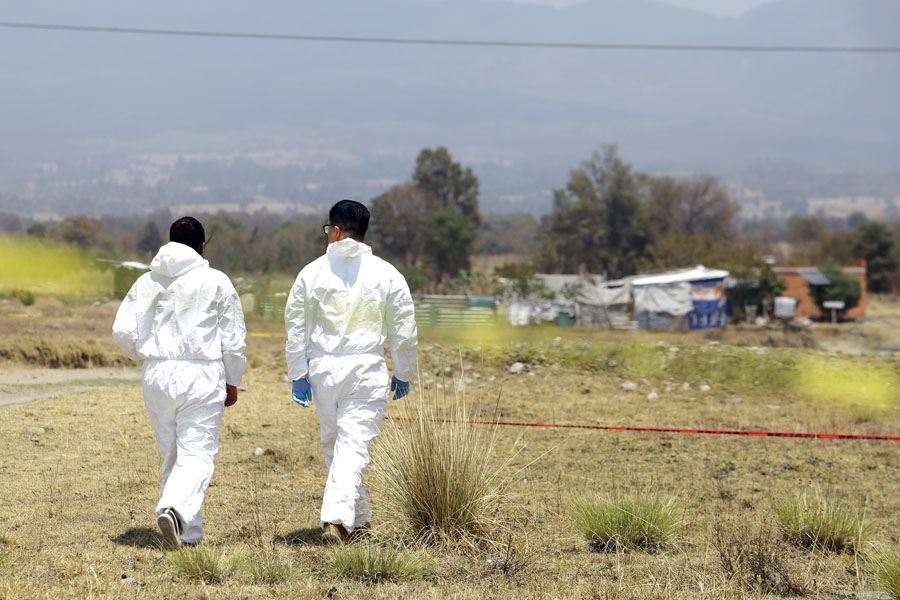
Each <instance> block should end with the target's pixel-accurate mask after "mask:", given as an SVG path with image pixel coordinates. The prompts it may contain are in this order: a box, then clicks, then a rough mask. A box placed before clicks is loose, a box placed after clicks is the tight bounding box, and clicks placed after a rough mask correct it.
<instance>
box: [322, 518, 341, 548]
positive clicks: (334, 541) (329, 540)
mask: <svg viewBox="0 0 900 600" xmlns="http://www.w3.org/2000/svg"><path fill="white" fill-rule="evenodd" d="M346 538H347V531H346V530H345V529H344V528H343V527H341V526H340V525H336V524H335V523H325V527H324V531H322V543H323V544H324V545H326V546H340V545H341V544H343V543H344V540H345V539H346Z"/></svg>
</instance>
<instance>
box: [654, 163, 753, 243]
mask: <svg viewBox="0 0 900 600" xmlns="http://www.w3.org/2000/svg"><path fill="white" fill-rule="evenodd" d="M649 187H650V198H649V201H648V216H647V219H648V221H649V223H650V224H651V228H652V231H653V233H654V234H656V235H664V234H677V235H684V236H696V235H711V236H714V237H719V238H724V237H728V236H731V235H732V234H734V232H735V230H736V228H737V227H736V219H737V214H738V207H737V206H736V205H735V204H734V203H733V202H732V201H731V196H730V194H729V193H728V190H727V189H725V187H724V186H723V185H722V184H720V183H719V181H718V180H717V179H716V178H715V177H713V176H711V175H698V176H696V177H691V178H688V179H676V178H674V177H654V178H652V179H651V180H650V185H649Z"/></svg>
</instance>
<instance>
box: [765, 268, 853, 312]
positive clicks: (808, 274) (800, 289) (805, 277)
mask: <svg viewBox="0 0 900 600" xmlns="http://www.w3.org/2000/svg"><path fill="white" fill-rule="evenodd" d="M841 270H842V271H844V273H846V274H848V275H852V276H853V277H855V278H856V279H858V280H859V285H860V287H861V288H862V295H861V296H860V297H859V304H857V305H856V306H855V307H853V308H851V309H850V310H848V311H845V312H844V314H843V318H845V319H853V318H855V317H861V316H864V315H865V314H866V261H865V260H862V259H861V260H858V261H856V262H854V263H853V264H852V265H850V266H847V267H842V268H841ZM772 271H774V272H775V275H776V277H778V279H779V280H781V281H784V282H786V283H787V289H785V290H784V291H783V292H781V295H782V296H790V297H791V298H794V299H795V300H797V310H796V311H795V313H794V316H795V317H797V318H798V319H800V318H804V317H806V318H810V319H819V318H826V317H829V316H830V315H824V314H822V311H821V310H820V309H819V307H818V306H816V303H815V302H814V301H813V297H812V294H810V293H809V286H810V284H812V285H822V284H825V283H827V281H828V280H827V279H826V278H825V276H824V275H822V273H821V272H820V271H819V269H817V268H816V267H772Z"/></svg>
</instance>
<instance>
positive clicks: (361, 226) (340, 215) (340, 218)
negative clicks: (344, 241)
mask: <svg viewBox="0 0 900 600" xmlns="http://www.w3.org/2000/svg"><path fill="white" fill-rule="evenodd" d="M328 221H329V222H330V223H331V224H332V225H337V226H338V227H340V228H341V231H343V232H344V233H346V234H347V235H348V236H349V237H352V238H353V239H355V240H357V241H359V242H361V241H363V240H364V239H365V237H366V231H367V230H368V229H369V209H368V208H366V207H365V206H364V205H362V204H360V203H359V202H356V201H355V200H341V201H340V202H338V203H337V204H335V205H334V206H332V207H331V210H330V211H328Z"/></svg>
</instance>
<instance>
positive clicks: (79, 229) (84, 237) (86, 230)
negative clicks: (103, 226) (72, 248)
mask: <svg viewBox="0 0 900 600" xmlns="http://www.w3.org/2000/svg"><path fill="white" fill-rule="evenodd" d="M99 232H100V226H99V225H98V224H97V222H96V221H95V220H93V219H90V218H88V217H85V216H81V215H79V216H75V217H66V218H65V219H64V220H63V222H62V223H61V224H60V225H59V229H58V230H57V232H56V234H57V236H58V237H59V239H61V240H62V241H64V242H68V243H70V244H75V245H76V246H81V247H82V248H87V247H88V246H93V245H95V244H96V243H97V241H98V240H97V234H98V233H99Z"/></svg>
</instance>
